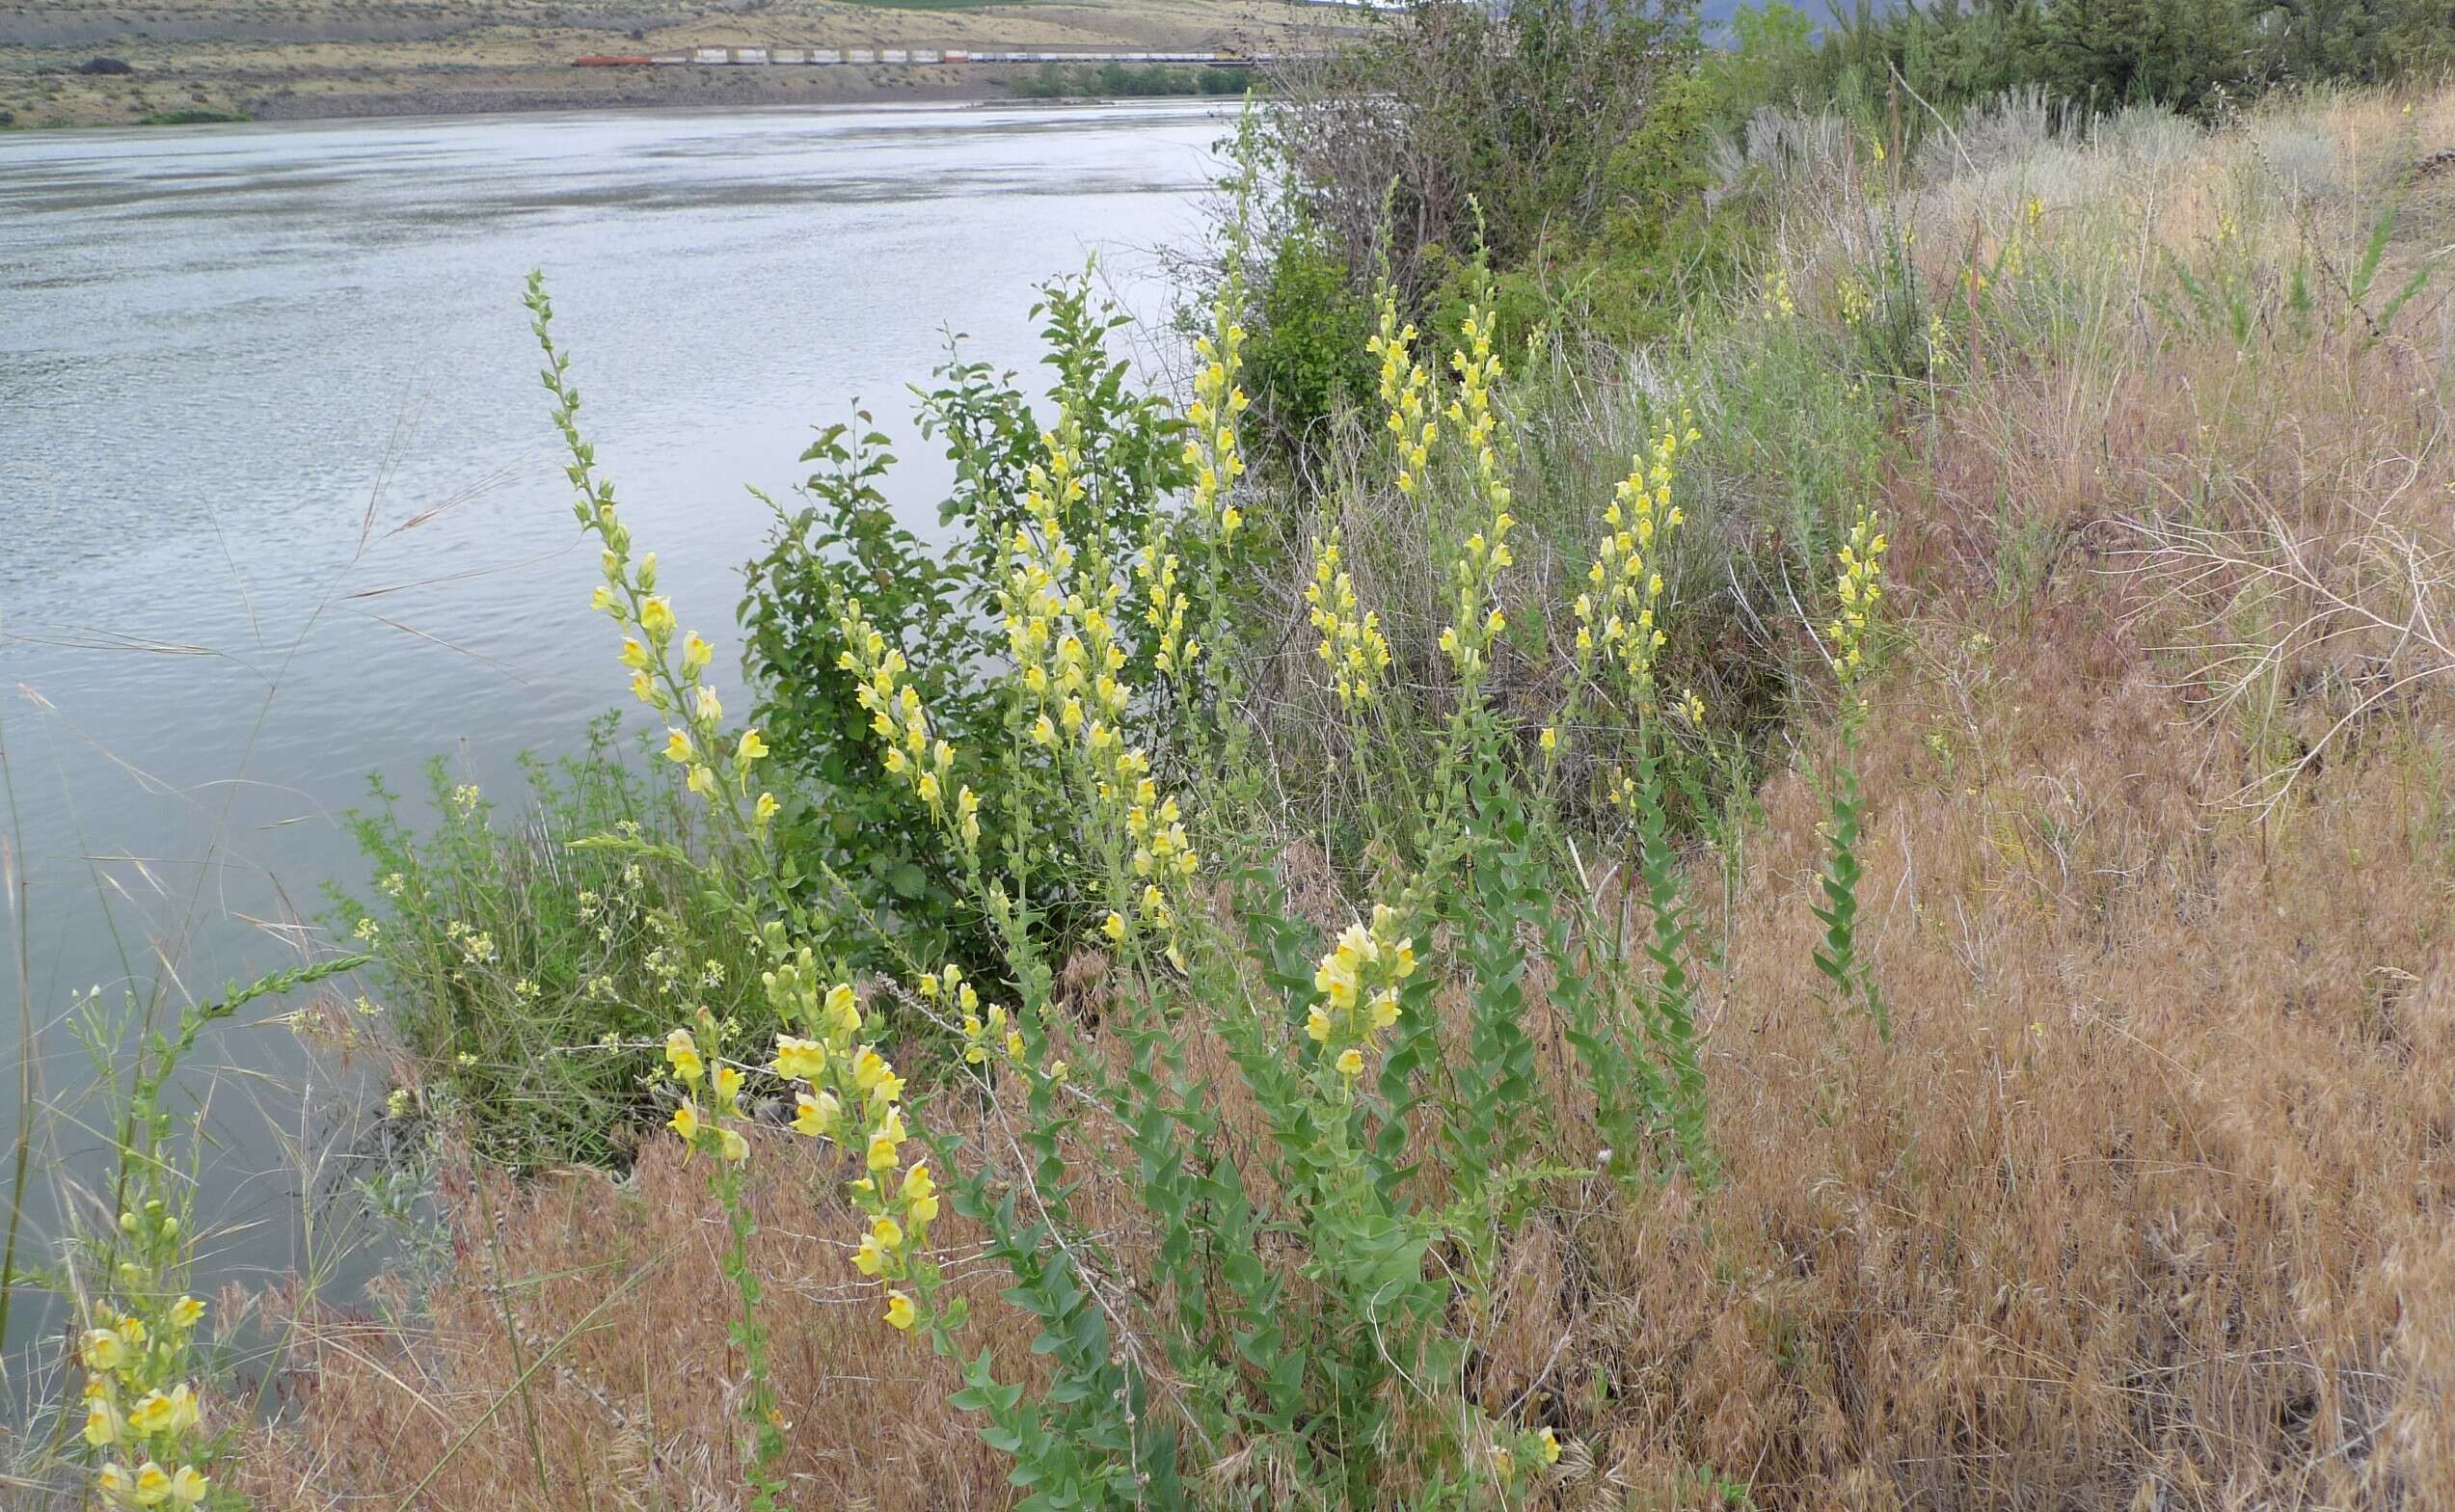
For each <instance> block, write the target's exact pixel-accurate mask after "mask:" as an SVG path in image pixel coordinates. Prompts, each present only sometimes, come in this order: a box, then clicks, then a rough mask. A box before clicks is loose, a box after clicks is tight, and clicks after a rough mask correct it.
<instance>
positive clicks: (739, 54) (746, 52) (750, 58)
mask: <svg viewBox="0 0 2455 1512" xmlns="http://www.w3.org/2000/svg"><path fill="white" fill-rule="evenodd" d="M733 61H734V62H736V63H765V62H767V61H768V50H767V49H766V48H765V47H736V48H735V49H733Z"/></svg>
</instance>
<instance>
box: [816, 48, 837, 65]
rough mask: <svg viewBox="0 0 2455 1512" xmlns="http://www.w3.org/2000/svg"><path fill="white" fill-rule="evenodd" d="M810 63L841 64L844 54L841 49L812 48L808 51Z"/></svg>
mask: <svg viewBox="0 0 2455 1512" xmlns="http://www.w3.org/2000/svg"><path fill="white" fill-rule="evenodd" d="M810 61H811V62H812V63H842V62H843V61H844V53H843V52H842V50H841V49H838V48H834V47H813V48H811V49H810Z"/></svg>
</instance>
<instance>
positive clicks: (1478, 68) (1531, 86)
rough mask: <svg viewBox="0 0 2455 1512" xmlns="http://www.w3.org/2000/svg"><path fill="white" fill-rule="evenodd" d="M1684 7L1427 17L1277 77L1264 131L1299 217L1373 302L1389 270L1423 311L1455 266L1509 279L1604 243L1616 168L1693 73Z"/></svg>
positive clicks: (1409, 301)
mask: <svg viewBox="0 0 2455 1512" xmlns="http://www.w3.org/2000/svg"><path fill="white" fill-rule="evenodd" d="M1687 12H1688V7H1687V6H1686V4H1684V3H1680V0H1661V3H1656V4H1647V3H1645V0H1519V3H1517V4H1513V5H1510V6H1507V7H1502V8H1492V7H1484V6H1477V5H1471V4H1468V3H1465V0H1429V3H1426V4H1421V5H1416V6H1413V7H1410V8H1409V9H1408V10H1407V12H1406V13H1405V14H1403V15H1400V16H1396V17H1375V19H1374V21H1373V22H1372V25H1371V30H1370V33H1369V34H1368V36H1367V37H1366V38H1365V39H1364V40H1361V41H1359V42H1357V43H1355V44H1353V45H1351V46H1348V47H1344V48H1340V49H1336V50H1334V51H1333V52H1332V53H1330V54H1329V55H1328V56H1327V57H1325V58H1320V59H1299V60H1291V61H1289V62H1286V63H1283V64H1281V65H1279V66H1276V67H1274V69H1273V70H1272V72H1271V75H1270V79H1271V94H1270V102H1269V107H1268V123H1269V131H1270V135H1271V138H1272V140H1273V142H1274V144H1275V145H1276V147H1277V148H1278V151H1279V152H1280V154H1281V157H1282V158H1283V159H1284V161H1285V164H1286V167H1287V170H1288V175H1287V176H1288V193H1289V195H1290V196H1291V197H1292V199H1293V201H1294V203H1295V206H1296V208H1297V209H1298V210H1299V211H1300V212H1301V214H1302V216H1303V217H1304V218H1305V219H1306V220H1308V222H1309V223H1310V224H1312V225H1314V226H1316V227H1318V228H1320V229H1321V230H1322V232H1323V233H1324V234H1325V235H1326V236H1327V237H1328V238H1329V239H1330V244H1331V245H1332V246H1333V247H1335V249H1336V250H1337V252H1338V254H1339V256H1340V257H1342V258H1344V260H1345V262H1346V265H1347V268H1348V271H1349V276H1350V279H1351V282H1353V283H1354V284H1356V285H1357V286H1359V287H1362V285H1363V284H1364V283H1365V282H1366V281H1367V280H1369V279H1370V278H1371V277H1372V276H1373V275H1374V273H1375V272H1376V270H1380V269H1386V270H1387V272H1388V274H1389V277H1390V278H1391V280H1392V281H1393V282H1394V283H1395V284H1396V285H1397V287H1398V290H1399V295H1400V302H1401V304H1402V305H1405V306H1407V307H1410V308H1412V307H1414V305H1415V304H1416V301H1417V300H1418V299H1419V298H1420V296H1421V295H1422V294H1423V293H1424V292H1425V290H1426V289H1428V288H1429V287H1430V286H1431V285H1432V284H1434V283H1435V282H1437V280H1438V278H1439V277H1440V273H1441V268H1442V265H1443V257H1444V254H1443V249H1448V250H1449V251H1451V252H1454V251H1455V250H1457V249H1461V248H1468V247H1475V246H1480V247H1482V248H1483V249H1484V250H1485V251H1486V252H1487V253H1488V254H1489V256H1490V257H1491V258H1492V260H1493V261H1494V262H1495V263H1496V264H1497V265H1498V266H1500V267H1504V268H1505V267H1510V266H1513V265H1515V263H1516V262H1517V261H1518V260H1519V259H1520V258H1522V257H1524V256H1526V255H1527V253H1529V252H1530V251H1531V250H1532V249H1533V248H1534V247H1536V246H1537V245H1538V244H1540V243H1541V242H1543V241H1544V240H1545V239H1547V238H1556V237H1558V236H1561V235H1563V234H1570V235H1574V234H1579V233H1583V232H1588V231H1591V230H1593V229H1595V228H1596V227H1597V226H1598V225H1599V223H1600V218H1601V216H1602V215H1603V213H1604V211H1605V209H1606V208H1607V206H1608V204H1609V178H1610V175H1611V160H1612V156H1613V154H1614V153H1615V152H1616V151H1617V150H1618V149H1619V148H1620V147H1621V146H1622V145H1623V144H1624V143H1625V142H1626V141H1627V140H1628V139H1629V136H1630V134H1631V133H1632V132H1633V131H1634V130H1635V129H1636V128H1637V126H1638V124H1639V122H1640V121H1642V120H1643V119H1644V115H1645V112H1646V110H1647V108H1648V106H1649V104H1650V102H1651V100H1652V98H1653V96H1654V94H1655V91H1656V89H1657V88H1658V87H1659V84H1660V83H1661V82H1662V81H1663V80H1665V79H1669V78H1674V77H1677V76H1679V75H1680V74H1682V73H1684V72H1686V71H1687V70H1688V68H1689V67H1690V65H1689V62H1688V59H1689V56H1690V52H1691V47H1690V45H1689V41H1688V34H1687V31H1686V27H1685V24H1684V23H1685V18H1686V14H1687Z"/></svg>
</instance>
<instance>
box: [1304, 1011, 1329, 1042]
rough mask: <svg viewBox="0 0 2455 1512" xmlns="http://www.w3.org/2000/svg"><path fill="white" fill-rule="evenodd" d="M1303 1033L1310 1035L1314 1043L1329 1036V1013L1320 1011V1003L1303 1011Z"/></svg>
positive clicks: (1323, 1040)
mask: <svg viewBox="0 0 2455 1512" xmlns="http://www.w3.org/2000/svg"><path fill="white" fill-rule="evenodd" d="M1305 1033H1306V1034H1308V1035H1310V1036H1311V1037H1312V1041H1313V1043H1315V1044H1320V1043H1323V1042H1325V1041H1326V1040H1328V1039H1329V1038H1330V1015H1329V1014H1328V1013H1325V1012H1322V1011H1321V1005H1320V1004H1318V1003H1315V1004H1314V1005H1313V1006H1312V1007H1311V1008H1310V1009H1309V1010H1308V1011H1307V1012H1306V1013H1305Z"/></svg>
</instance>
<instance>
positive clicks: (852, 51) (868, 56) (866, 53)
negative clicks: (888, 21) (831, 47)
mask: <svg viewBox="0 0 2455 1512" xmlns="http://www.w3.org/2000/svg"><path fill="white" fill-rule="evenodd" d="M844 61H845V62H847V63H876V62H877V61H878V55H877V53H874V52H872V51H871V50H870V49H868V48H867V47H847V48H845V49H844Z"/></svg>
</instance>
